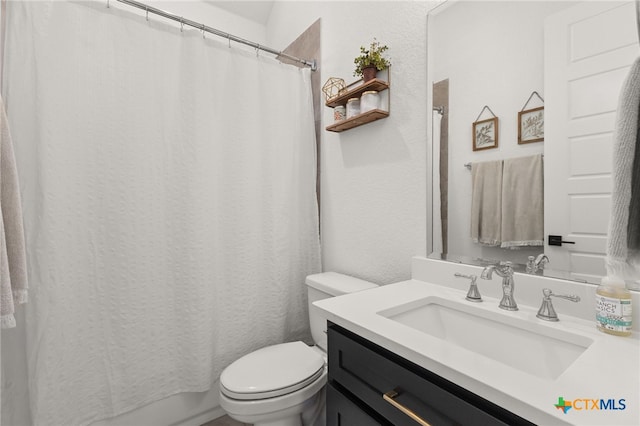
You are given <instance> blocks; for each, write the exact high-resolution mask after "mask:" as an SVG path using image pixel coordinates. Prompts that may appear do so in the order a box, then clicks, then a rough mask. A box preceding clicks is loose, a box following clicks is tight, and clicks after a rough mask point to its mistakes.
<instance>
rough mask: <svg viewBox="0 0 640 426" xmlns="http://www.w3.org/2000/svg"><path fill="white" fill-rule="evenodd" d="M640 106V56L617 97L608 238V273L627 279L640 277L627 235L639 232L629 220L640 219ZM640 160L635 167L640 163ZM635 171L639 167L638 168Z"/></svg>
mask: <svg viewBox="0 0 640 426" xmlns="http://www.w3.org/2000/svg"><path fill="white" fill-rule="evenodd" d="M639 109H640V58H638V59H636V61H635V62H634V63H633V65H632V66H631V70H630V71H629V74H628V75H627V78H626V80H625V81H624V83H623V84H622V89H621V92H620V98H619V100H618V110H617V116H616V128H615V134H614V147H613V150H614V151H613V173H612V178H613V190H612V193H611V218H610V220H609V238H608V241H607V260H606V264H607V274H608V275H609V276H617V277H620V278H624V279H628V280H638V279H639V278H640V250H639V249H638V248H637V247H635V248H631V249H630V248H629V242H630V241H633V240H635V236H629V235H628V231H629V230H631V231H632V232H637V227H636V226H635V225H634V223H631V222H630V220H632V221H640V214H638V212H635V211H634V212H630V210H629V209H630V207H632V206H633V205H635V204H636V203H635V202H634V203H632V179H633V174H634V157H635V153H636V150H637V149H640V148H639V147H640V142H639V141H638V126H639V121H638V118H639V117H638V113H639ZM637 163H638V162H636V167H640V165H638V164H637ZM635 173H636V174H637V173H639V171H638V170H636V172H635ZM636 195H637V194H636ZM630 225H631V226H630ZM636 225H637V224H636ZM630 237H631V238H630ZM632 247H634V245H632Z"/></svg>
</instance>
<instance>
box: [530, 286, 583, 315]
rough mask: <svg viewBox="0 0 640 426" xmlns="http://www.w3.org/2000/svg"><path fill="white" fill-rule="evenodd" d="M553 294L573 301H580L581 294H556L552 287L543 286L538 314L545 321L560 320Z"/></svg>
mask: <svg viewBox="0 0 640 426" xmlns="http://www.w3.org/2000/svg"><path fill="white" fill-rule="evenodd" d="M551 296H553V297H559V298H561V299H566V300H570V301H572V302H579V301H580V296H576V295H574V294H554V293H553V292H552V291H551V290H550V289H548V288H543V289H542V305H540V309H538V314H537V315H536V316H537V317H538V318H540V319H543V320H545V321H558V314H557V313H556V310H555V309H553V303H552V302H551Z"/></svg>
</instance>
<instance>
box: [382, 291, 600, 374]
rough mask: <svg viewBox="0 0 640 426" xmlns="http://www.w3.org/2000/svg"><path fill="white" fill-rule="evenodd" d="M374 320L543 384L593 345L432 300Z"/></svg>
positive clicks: (547, 329) (392, 310)
mask: <svg viewBox="0 0 640 426" xmlns="http://www.w3.org/2000/svg"><path fill="white" fill-rule="evenodd" d="M378 315H381V316H383V317H385V318H388V319H390V320H392V321H396V322H398V323H401V324H404V325H406V326H409V327H411V328H413V329H415V330H418V331H421V332H423V333H426V334H429V335H431V336H433V337H436V338H438V339H441V340H444V341H446V342H447V343H450V344H453V345H456V346H459V347H462V348H464V349H467V350H469V351H471V352H474V353H476V354H480V355H484V356H486V357H489V358H491V359H493V360H495V361H498V362H500V363H503V364H505V365H508V366H510V367H513V368H516V369H518V370H520V371H523V372H525V373H529V374H532V375H535V376H536V377H541V378H546V379H555V378H557V377H558V376H560V375H561V374H562V373H563V372H564V371H565V370H566V369H567V368H568V367H569V366H570V365H571V364H572V363H573V362H574V361H575V360H576V359H577V358H578V357H579V356H580V355H581V354H582V353H583V352H584V351H585V350H587V348H588V347H589V346H590V345H591V344H592V343H593V340H591V339H589V338H587V337H584V336H581V335H577V334H573V333H570V332H566V331H563V330H558V329H557V328H556V329H553V328H551V327H549V326H548V325H546V324H545V325H544V326H543V325H542V324H539V323H537V321H529V320H524V319H522V318H517V317H515V316H513V315H511V314H510V313H504V314H503V313H501V312H493V311H490V310H487V309H482V308H479V307H477V306H475V305H471V304H470V303H464V302H457V301H453V300H449V299H443V298H440V297H435V296H430V297H426V298H423V299H419V300H415V301H413V302H410V303H406V304H403V305H399V306H395V307H393V308H390V309H386V310H384V311H380V312H378ZM469 362H473V360H472V359H470V360H469Z"/></svg>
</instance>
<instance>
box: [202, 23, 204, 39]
mask: <svg viewBox="0 0 640 426" xmlns="http://www.w3.org/2000/svg"><path fill="white" fill-rule="evenodd" d="M202 38H203V39H204V24H202Z"/></svg>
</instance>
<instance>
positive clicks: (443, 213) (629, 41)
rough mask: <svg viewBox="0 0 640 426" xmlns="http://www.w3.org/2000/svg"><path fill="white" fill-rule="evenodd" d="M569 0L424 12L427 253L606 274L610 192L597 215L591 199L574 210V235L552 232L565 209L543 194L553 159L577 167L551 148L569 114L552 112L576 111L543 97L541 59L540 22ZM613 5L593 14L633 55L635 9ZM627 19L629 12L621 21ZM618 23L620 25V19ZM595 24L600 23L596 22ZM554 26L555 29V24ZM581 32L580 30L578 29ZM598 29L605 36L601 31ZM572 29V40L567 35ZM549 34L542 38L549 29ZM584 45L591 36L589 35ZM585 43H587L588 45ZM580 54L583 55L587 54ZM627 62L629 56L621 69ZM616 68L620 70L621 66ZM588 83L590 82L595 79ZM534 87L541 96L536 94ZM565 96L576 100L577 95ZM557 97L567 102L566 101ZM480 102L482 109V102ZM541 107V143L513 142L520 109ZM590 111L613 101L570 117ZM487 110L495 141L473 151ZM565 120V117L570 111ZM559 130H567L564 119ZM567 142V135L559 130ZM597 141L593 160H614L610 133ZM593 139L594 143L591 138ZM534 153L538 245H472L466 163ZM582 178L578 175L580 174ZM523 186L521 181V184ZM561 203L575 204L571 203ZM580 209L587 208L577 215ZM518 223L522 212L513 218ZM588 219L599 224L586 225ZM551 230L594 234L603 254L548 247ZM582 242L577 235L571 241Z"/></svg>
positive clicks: (547, 66)
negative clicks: (536, 260) (538, 180)
mask: <svg viewBox="0 0 640 426" xmlns="http://www.w3.org/2000/svg"><path fill="white" fill-rule="evenodd" d="M580 3H593V2H580ZM602 3H603V4H604V3H606V2H602ZM577 4H578V2H575V1H564V2H561V1H519V2H504V1H475V2H464V1H453V0H449V1H447V2H445V3H443V4H441V5H439V6H438V7H436V8H435V9H433V10H432V11H431V12H430V13H429V15H428V20H427V22H428V24H427V37H428V53H427V61H428V62H427V63H428V66H427V73H428V81H429V83H430V86H431V85H432V87H430V93H429V99H430V100H431V99H432V100H433V101H432V105H430V106H431V107H433V116H430V117H428V118H427V121H428V124H429V128H430V129H431V135H432V137H431V138H430V141H429V143H430V148H431V150H430V151H429V152H431V153H432V155H431V156H430V158H429V159H428V167H427V169H428V173H429V175H430V176H431V178H432V183H433V185H432V187H431V188H429V193H428V194H427V199H428V200H430V205H429V206H428V211H427V218H428V221H429V223H428V224H427V227H428V229H431V230H432V232H431V235H430V236H429V240H430V241H429V242H428V247H427V252H428V253H431V254H430V255H429V257H432V258H439V259H444V260H449V261H454V262H460V263H469V264H478V265H485V264H487V263H493V262H495V261H498V260H510V261H512V262H514V263H515V264H516V269H517V270H519V271H521V272H524V271H525V268H526V266H525V265H526V264H527V261H528V260H529V259H530V256H534V257H536V256H538V255H540V254H541V253H545V254H547V255H548V257H549V259H550V262H549V264H548V265H546V266H545V268H544V269H543V270H539V271H537V274H540V275H545V276H550V277H556V278H564V279H573V280H578V281H583V282H590V283H594V284H598V283H599V282H600V277H601V276H602V275H604V274H605V271H604V256H603V252H604V247H605V245H606V233H607V227H608V226H607V223H608V210H609V206H610V204H609V203H610V195H607V196H603V197H600V199H598V200H597V201H598V203H599V204H598V207H597V209H599V210H598V211H600V212H601V213H602V214H600V215H598V214H595V213H593V214H592V213H591V212H595V210H593V209H592V208H591V205H588V206H587V205H584V206H583V207H585V208H589V210H583V211H582V212H579V213H580V214H581V215H582V216H583V217H586V216H588V217H590V219H589V220H583V222H584V223H581V224H578V225H575V226H576V227H580V226H582V228H583V229H585V230H586V231H581V230H579V231H580V232H578V231H576V229H574V228H571V229H573V231H571V232H568V231H567V233H562V232H559V231H557V230H555V229H557V228H554V226H556V225H555V222H557V220H556V218H557V217H558V216H561V215H562V214H564V213H563V212H562V211H560V213H558V208H559V207H558V206H557V205H555V203H554V202H549V200H550V198H549V197H552V195H550V194H551V193H552V192H553V191H554V190H555V189H556V188H555V187H556V186H558V185H557V182H558V181H557V180H555V176H556V175H555V174H554V173H555V172H553V171H552V170H551V167H552V166H553V168H554V169H553V170H559V169H575V168H576V167H575V164H571V163H570V161H571V160H572V158H571V157H569V158H564V157H562V156H561V155H557V153H555V152H554V151H553V149H554V146H555V145H554V142H556V145H557V140H560V139H561V138H556V139H555V140H553V141H552V140H549V133H548V131H551V130H552V123H553V126H556V127H557V126H562V125H563V123H562V121H563V120H564V121H567V120H565V119H564V118H563V117H562V111H560V112H558V109H559V108H560V109H562V108H564V109H566V110H570V111H569V115H571V114H573V109H575V108H574V107H573V106H572V107H571V108H569V107H567V106H566V105H565V106H563V105H564V104H561V101H562V100H558V99H559V98H558V96H559V95H557V94H556V91H553V93H546V94H545V88H548V87H549V82H548V81H545V76H548V75H549V74H550V73H551V74H553V73H555V71H554V69H553V68H554V67H555V63H556V61H554V62H553V63H550V62H551V61H549V60H547V63H545V57H546V56H548V55H549V52H548V51H547V52H545V32H547V33H548V32H549V31H550V29H549V28H547V29H545V23H547V26H549V20H550V19H551V20H552V21H553V20H554V19H555V17H556V16H558V15H562V16H564V15H567V16H569V17H571V16H572V15H571V13H573V12H570V11H572V10H573V9H574V6H576V5H577ZM621 4H622V3H618V4H617V6H616V7H617V9H615V8H614V9H612V6H606V7H609V9H611V10H609V9H607V10H606V12H603V13H600V12H598V13H600V15H602V16H605V17H606V19H607V20H608V23H607V24H608V25H613V26H614V27H616V26H619V27H624V30H620V34H619V35H618V36H614V37H612V38H618V39H620V40H618V42H619V43H620V45H621V46H624V49H629V57H632V58H633V59H635V57H637V55H638V52H640V50H638V34H637V33H636V32H635V31H636V25H635V19H633V20H631V17H632V16H634V15H635V13H634V12H635V11H634V9H633V7H634V6H633V3H632V2H627V3H626V4H622V6H620V5H621ZM594 7H600V6H597V5H596V6H594ZM603 7H604V6H603ZM627 9H628V10H627ZM630 12H633V13H630ZM600 15H598V16H600ZM550 17H552V18H550ZM627 17H629V18H630V19H629V21H627ZM563 19H565V18H563ZM566 19H569V18H566ZM566 19H565V20H566ZM598 19H600V18H598ZM603 19H604V18H603ZM617 20H621V21H624V22H622V23H620V24H619V23H618V22H617ZM556 21H557V20H556ZM556 21H554V22H556ZM600 24H601V23H600V22H598V25H600ZM554 25H556V26H558V24H557V23H556V24H554ZM566 26H568V24H567V25H566ZM631 29H632V30H633V31H631ZM587 30H588V28H587ZM576 31H577V30H576ZM585 33H587V31H586V30H585ZM598 33H599V34H603V32H602V29H601V30H600V31H598ZM572 36H574V37H577V36H576V35H575V34H572ZM547 37H549V35H548V34H547ZM631 37H632V38H631ZM600 38H602V37H600ZM607 38H609V37H607ZM562 43H563V40H560V39H559V40H558V44H562ZM566 44H569V43H568V42H567V43H566ZM591 44H592V45H593V44H594V43H593V42H591ZM595 44H598V43H595ZM585 45H587V43H585ZM572 48H573V46H572ZM588 48H589V46H587V47H586V49H588ZM597 48H598V49H600V51H598V52H596V53H598V54H599V53H601V52H605V51H606V49H605V47H603V46H601V47H597ZM594 49H596V47H594ZM616 49H618V48H616ZM620 49H622V48H620ZM547 50H549V49H547ZM592 53H593V52H592ZM605 53H606V52H605ZM572 54H574V55H575V54H576V53H575V52H574V53H572ZM594 54H595V53H594ZM584 55H585V57H587V56H586V55H587V54H586V53H585V54H584ZM633 55H635V56H633ZM633 59H631V60H630V61H629V63H628V65H629V66H630V64H631V62H632V61H633ZM625 60H626V59H625ZM557 62H558V63H560V62H561V61H557ZM626 70H628V67H627V68H626ZM623 74H625V75H626V73H623ZM625 75H622V77H620V78H618V77H617V76H616V77H615V78H614V80H615V81H613V82H612V83H611V86H608V88H607V90H609V89H612V90H609V91H613V92H614V93H616V97H617V93H619V87H620V85H621V83H622V79H623V78H624V76H625ZM593 83H594V84H595V81H594V82H593ZM594 84H591V87H594ZM616 84H617V88H618V89H617V91H616V90H615V87H616V86H615V85H616ZM572 90H573V89H572ZM533 92H536V93H537V94H538V95H539V96H534V93H533ZM550 92H551V91H550ZM573 95H574V93H573V92H572V93H570V94H569V96H573ZM573 101H574V103H575V102H576V100H575V99H574V100H573ZM564 102H570V101H567V100H564ZM606 103H610V102H609V101H607V102H605V101H601V102H600V104H606ZM583 104H584V103H583ZM484 106H486V107H487V108H483V107H484ZM539 107H544V113H545V116H546V117H545V126H544V128H545V133H546V134H545V136H546V139H547V140H546V141H539V142H532V143H518V136H519V135H518V127H519V121H518V120H519V115H518V113H519V112H520V111H522V110H532V109H536V108H539ZM585 108H586V107H585ZM602 108H604V106H603V107H602ZM580 114H582V115H580ZM597 114H601V115H602V116H605V117H609V116H615V107H614V109H613V110H611V109H610V108H609V109H608V110H604V111H598V112H597V113H596V112H590V111H584V112H580V113H578V112H576V113H575V116H576V117H578V118H581V119H582V117H588V116H590V115H597ZM493 116H497V117H498V118H499V124H498V130H499V132H498V138H497V139H498V141H497V143H496V145H497V146H496V147H495V148H491V149H482V150H474V146H473V144H474V140H473V137H472V131H473V128H472V123H474V122H478V121H484V120H487V119H491V118H493ZM574 118H575V117H574ZM569 119H572V117H571V116H570V117H569ZM565 127H567V125H566V124H565ZM609 133H611V132H609ZM554 134H555V133H554ZM565 139H567V140H570V139H571V138H570V137H569V136H567V138H565ZM476 143H477V141H476ZM605 143H607V144H608V145H607V146H606V147H605V148H604V151H603V154H602V155H599V158H598V159H596V160H597V161H596V162H598V163H602V164H605V163H607V162H608V163H612V161H611V158H612V157H611V151H612V149H611V138H610V137H609V139H608V140H607V141H605V142H604V143H603V145H604V144H605ZM594 144H597V143H595V142H594ZM592 145H593V144H592ZM592 145H589V146H592ZM585 146H587V145H585ZM594 146H595V145H594ZM550 149H551V150H550ZM535 155H542V156H543V158H544V159H543V162H544V172H543V173H544V191H543V192H544V212H543V215H544V217H543V219H544V235H543V242H542V245H539V246H534V247H521V248H518V249H515V250H514V249H506V248H500V247H494V246H487V245H483V244H479V243H474V242H473V240H472V238H471V232H470V228H471V225H470V224H471V211H472V206H471V200H472V176H471V171H470V168H469V167H467V166H469V165H470V164H474V165H475V164H479V163H482V162H489V161H495V160H506V159H513V158H519V157H532V156H535ZM607 156H608V157H607ZM575 161H576V160H574V163H575ZM592 162H593V160H592ZM607 167H609V170H599V171H598V173H599V174H598V173H594V176H595V175H598V176H602V175H605V174H608V175H609V176H610V173H611V170H610V169H611V167H610V166H607ZM580 173H582V172H580ZM580 173H578V172H576V174H577V175H579V176H582V175H580ZM583 175H584V176H586V174H584V173H583ZM527 190H528V189H526V188H525V189H524V190H523V191H525V192H526V191H527ZM609 192H610V191H609ZM565 198H566V197H565ZM583 198H584V199H586V198H587V197H583ZM591 198H593V199H595V198H598V197H597V196H593V197H591ZM551 199H552V200H553V198H551ZM569 202H570V203H573V202H574V200H569ZM575 203H577V204H575V205H574V204H571V205H570V207H565V210H570V209H571V208H572V209H573V210H577V209H576V206H580V204H579V203H578V202H577V201H576V202H575ZM560 208H562V207H560ZM554 209H555V210H554ZM585 211H588V212H590V213H589V214H585ZM516 220H520V219H519V218H516ZM580 220H582V219H580ZM596 220H597V221H598V222H595V223H594V221H596ZM517 226H527V224H526V223H525V222H518V224H517ZM556 232H557V233H559V234H561V235H560V236H561V237H564V238H565V239H568V238H567V236H568V235H570V236H573V235H577V236H578V238H582V236H583V235H584V236H585V238H586V236H588V234H589V235H590V234H593V235H591V236H592V237H593V238H594V239H597V243H598V244H600V245H601V246H602V248H601V253H595V252H594V253H579V252H578V251H577V250H575V251H571V250H570V248H569V250H567V245H566V244H565V245H564V247H562V248H561V247H555V246H554V247H551V246H549V245H548V235H549V234H550V233H556ZM561 239H562V238H561ZM581 242H582V240H580V241H579V243H581ZM576 246H577V245H576ZM583 246H584V244H583ZM569 247H570V246H569ZM599 247H600V246H599Z"/></svg>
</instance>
